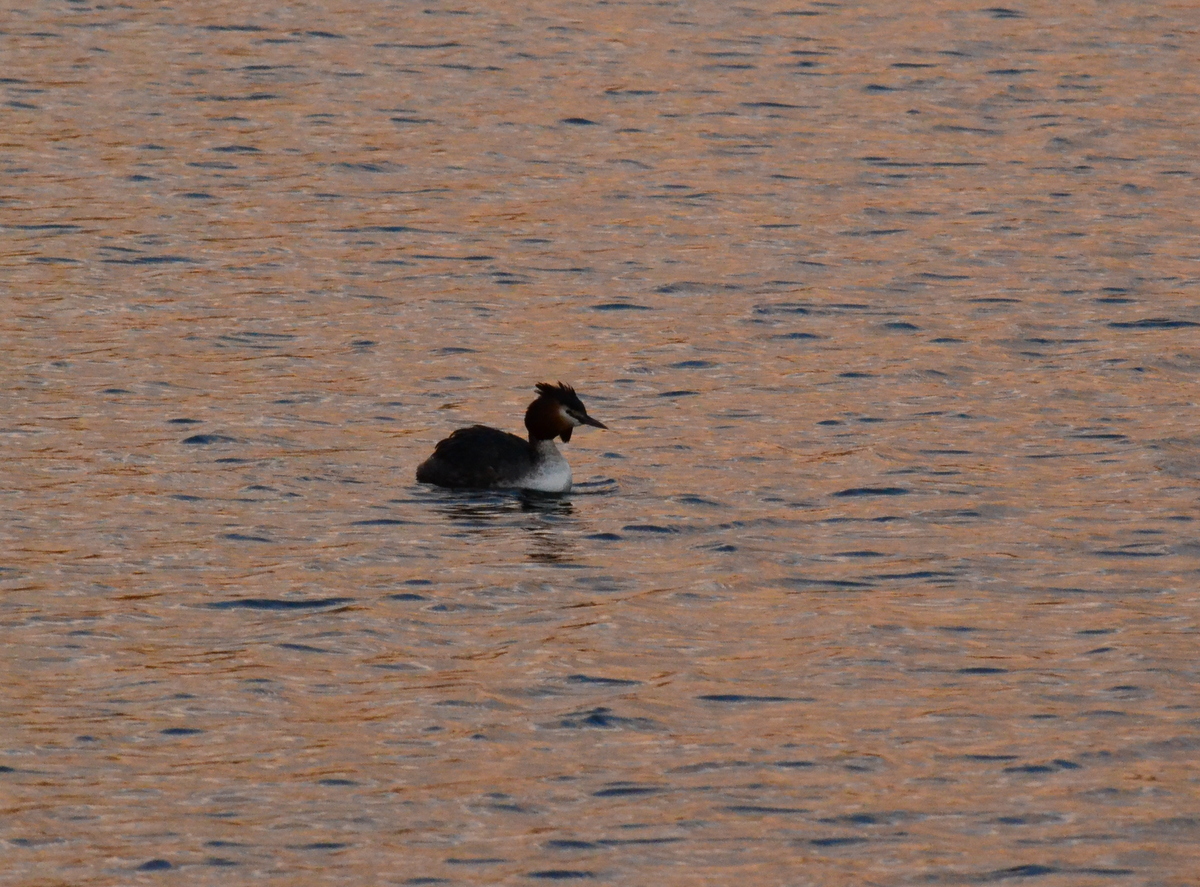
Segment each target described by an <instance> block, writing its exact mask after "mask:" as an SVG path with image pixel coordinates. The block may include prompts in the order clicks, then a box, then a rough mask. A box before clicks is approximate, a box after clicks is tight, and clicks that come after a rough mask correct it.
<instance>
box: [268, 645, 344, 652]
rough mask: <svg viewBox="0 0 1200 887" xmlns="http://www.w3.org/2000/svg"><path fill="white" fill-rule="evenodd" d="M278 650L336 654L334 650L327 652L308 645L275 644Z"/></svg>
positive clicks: (322, 648)
mask: <svg viewBox="0 0 1200 887" xmlns="http://www.w3.org/2000/svg"><path fill="white" fill-rule="evenodd" d="M275 646H276V647H278V648H279V649H280V650H292V651H294V652H296V653H336V652H337V651H336V650H327V649H325V648H324V647H313V646H310V645H308V644H292V643H286V644H276V645H275Z"/></svg>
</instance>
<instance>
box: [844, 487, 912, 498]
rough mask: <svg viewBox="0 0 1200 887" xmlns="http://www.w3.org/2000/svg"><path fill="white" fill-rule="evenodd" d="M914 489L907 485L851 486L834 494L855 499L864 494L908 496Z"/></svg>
mask: <svg viewBox="0 0 1200 887" xmlns="http://www.w3.org/2000/svg"><path fill="white" fill-rule="evenodd" d="M911 492H912V490H909V489H907V488H906V487H850V488H849V489H846V490H839V491H838V492H836V493H834V494H833V498H834V499H854V498H859V497H863V496H907V495H908V494H909V493H911Z"/></svg>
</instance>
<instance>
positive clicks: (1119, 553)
mask: <svg viewBox="0 0 1200 887" xmlns="http://www.w3.org/2000/svg"><path fill="white" fill-rule="evenodd" d="M1092 554H1094V555H1096V556H1097V557H1163V556H1165V554H1166V552H1163V551H1153V550H1150V549H1140V548H1102V549H1100V550H1099V551H1093V552H1092Z"/></svg>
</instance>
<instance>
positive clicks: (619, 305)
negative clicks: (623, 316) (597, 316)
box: [592, 302, 654, 311]
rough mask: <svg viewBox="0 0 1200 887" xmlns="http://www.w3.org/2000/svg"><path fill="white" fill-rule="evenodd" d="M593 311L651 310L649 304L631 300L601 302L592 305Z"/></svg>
mask: <svg viewBox="0 0 1200 887" xmlns="http://www.w3.org/2000/svg"><path fill="white" fill-rule="evenodd" d="M592 310H593V311H653V310H654V309H653V308H651V307H650V306H649V305H637V304H634V303H632V302H601V303H600V304H599V305H593V306H592Z"/></svg>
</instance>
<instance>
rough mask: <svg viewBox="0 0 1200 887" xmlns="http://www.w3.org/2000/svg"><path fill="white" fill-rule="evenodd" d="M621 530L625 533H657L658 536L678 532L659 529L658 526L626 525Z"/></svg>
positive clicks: (663, 528) (666, 528)
mask: <svg viewBox="0 0 1200 887" xmlns="http://www.w3.org/2000/svg"><path fill="white" fill-rule="evenodd" d="M621 529H622V530H624V531H625V532H626V533H657V534H660V535H666V534H669V533H678V532H679V530H678V529H676V528H675V527H660V526H659V525H658V524H626V525H625V526H623V527H621Z"/></svg>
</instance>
